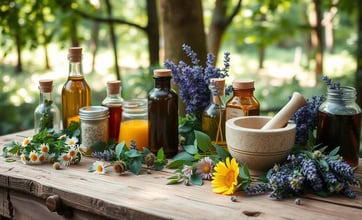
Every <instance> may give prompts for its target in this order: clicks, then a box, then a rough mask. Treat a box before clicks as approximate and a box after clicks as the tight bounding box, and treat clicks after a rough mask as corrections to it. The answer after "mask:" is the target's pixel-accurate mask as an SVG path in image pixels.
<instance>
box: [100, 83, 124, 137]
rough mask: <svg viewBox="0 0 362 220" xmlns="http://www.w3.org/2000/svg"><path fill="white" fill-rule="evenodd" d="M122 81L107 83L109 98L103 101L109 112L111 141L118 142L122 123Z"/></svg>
mask: <svg viewBox="0 0 362 220" xmlns="http://www.w3.org/2000/svg"><path fill="white" fill-rule="evenodd" d="M120 92H121V81H120V80H112V81H108V82H107V97H106V98H105V99H104V100H103V101H102V105H103V106H106V107H108V110H109V128H108V134H109V140H113V141H114V142H115V143H117V142H118V136H119V127H120V124H121V121H122V103H123V98H122V96H121V93H120Z"/></svg>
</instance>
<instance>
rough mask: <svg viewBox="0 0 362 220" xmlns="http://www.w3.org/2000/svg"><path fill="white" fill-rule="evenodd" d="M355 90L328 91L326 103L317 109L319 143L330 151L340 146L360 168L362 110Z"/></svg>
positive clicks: (351, 164) (345, 88)
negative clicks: (357, 101)
mask: <svg viewBox="0 0 362 220" xmlns="http://www.w3.org/2000/svg"><path fill="white" fill-rule="evenodd" d="M356 94H357V93H356V89H355V88H353V87H341V88H340V89H328V92H327V100H326V101H325V102H323V103H322V104H321V105H320V107H319V110H318V124H317V140H316V143H317V144H321V146H328V148H327V151H331V150H333V149H334V148H336V147H338V146H339V147H340V149H339V152H338V153H339V154H340V155H341V156H342V157H343V159H344V160H345V161H346V162H347V163H348V164H349V165H350V166H351V167H352V168H356V167H357V166H358V154H359V148H360V135H361V108H360V107H359V106H358V104H357V103H356V102H355V101H356Z"/></svg>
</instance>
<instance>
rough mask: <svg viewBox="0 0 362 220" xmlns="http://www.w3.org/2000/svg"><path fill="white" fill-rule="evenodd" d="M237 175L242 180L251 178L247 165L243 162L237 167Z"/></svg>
mask: <svg viewBox="0 0 362 220" xmlns="http://www.w3.org/2000/svg"><path fill="white" fill-rule="evenodd" d="M239 176H240V177H241V178H242V179H243V180H248V179H251V177H250V173H249V168H248V165H247V164H246V163H245V164H244V165H243V166H241V167H239Z"/></svg>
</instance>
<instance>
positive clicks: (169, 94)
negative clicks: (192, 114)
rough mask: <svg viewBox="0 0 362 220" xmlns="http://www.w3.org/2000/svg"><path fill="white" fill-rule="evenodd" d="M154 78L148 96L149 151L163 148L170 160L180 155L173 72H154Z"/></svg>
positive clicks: (165, 70)
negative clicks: (172, 80)
mask: <svg viewBox="0 0 362 220" xmlns="http://www.w3.org/2000/svg"><path fill="white" fill-rule="evenodd" d="M153 78H154V88H153V89H152V90H151V91H150V92H149V94H148V123H149V127H148V131H149V132H148V138H149V149H150V150H151V152H153V153H157V151H158V150H159V149H160V148H161V147H162V148H163V151H164V153H165V155H166V157H168V158H170V157H173V156H174V155H176V154H177V153H178V96H177V94H176V92H175V91H174V90H173V89H172V88H171V70H169V69H157V70H154V73H153Z"/></svg>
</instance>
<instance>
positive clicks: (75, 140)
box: [65, 137, 78, 146]
mask: <svg viewBox="0 0 362 220" xmlns="http://www.w3.org/2000/svg"><path fill="white" fill-rule="evenodd" d="M65 143H66V144H67V145H69V146H74V145H75V144H77V143H78V138H77V137H72V138H67V139H66V140H65Z"/></svg>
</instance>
